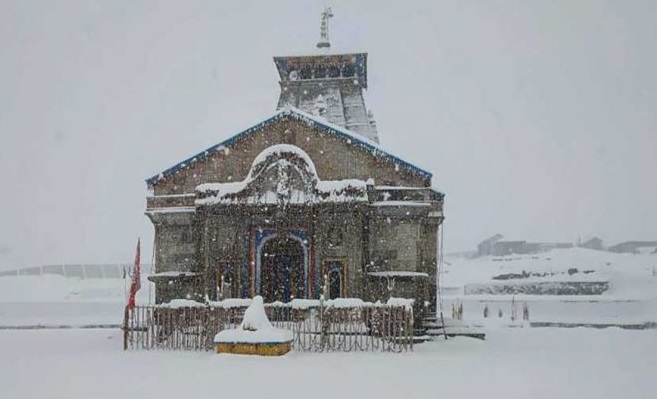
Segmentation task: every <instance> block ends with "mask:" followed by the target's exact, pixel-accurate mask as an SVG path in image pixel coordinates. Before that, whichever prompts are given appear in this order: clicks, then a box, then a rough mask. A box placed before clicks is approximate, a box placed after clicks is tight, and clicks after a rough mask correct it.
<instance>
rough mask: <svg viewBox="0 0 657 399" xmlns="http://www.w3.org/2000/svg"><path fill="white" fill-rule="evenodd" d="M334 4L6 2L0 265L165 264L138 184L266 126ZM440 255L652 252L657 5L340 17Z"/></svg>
mask: <svg viewBox="0 0 657 399" xmlns="http://www.w3.org/2000/svg"><path fill="white" fill-rule="evenodd" d="M325 4H326V2H324V1H319V2H311V1H301V0H299V1H276V2H264V1H263V2H253V1H241V2H220V1H211V0H208V1H196V0H194V1H184V2H183V1H161V0H152V1H129V2H128V1H103V2H90V1H83V0H80V1H45V0H44V1H27V0H26V1H6V0H0V167H1V168H2V170H3V171H4V179H3V180H4V181H3V183H4V184H2V185H1V186H0V187H2V195H1V196H0V269H9V268H15V267H22V266H29V265H39V264H45V263H57V262H69V263H70V262H105V261H125V262H130V261H131V259H132V257H133V254H134V246H135V241H136V238H137V237H138V236H141V237H142V238H143V239H144V248H145V252H144V253H143V258H144V259H145V260H146V261H149V260H150V249H151V248H150V247H151V245H152V236H153V233H152V227H151V224H150V222H149V221H148V219H147V218H146V217H145V216H144V215H143V211H144V206H145V200H144V197H145V195H146V185H145V183H144V179H146V178H148V177H150V176H151V175H153V174H156V173H158V172H160V171H161V170H164V169H165V168H167V167H169V166H171V165H173V164H175V163H177V162H178V161H180V160H182V159H184V158H186V157H188V156H189V155H192V154H194V153H196V152H197V151H200V150H202V149H204V148H206V147H209V146H211V145H213V144H215V143H218V142H220V141H222V140H223V139H225V138H227V137H229V136H231V135H233V134H235V133H237V132H239V131H240V130H241V129H243V128H245V127H248V126H250V125H252V124H254V123H256V122H259V121H260V120H261V119H263V118H264V117H267V116H268V115H269V114H271V113H273V111H274V108H275V106H276V101H277V99H278V90H279V89H278V83H277V80H278V78H277V74H276V69H275V67H274V64H273V61H272V59H271V57H272V56H273V55H288V54H297V53H301V52H304V51H305V50H306V49H307V50H308V51H311V50H312V49H313V47H314V45H315V43H316V41H317V38H318V30H319V14H320V12H321V10H322V8H323V6H324V5H325ZM331 5H332V6H333V10H334V13H335V17H334V18H333V19H332V21H331V40H332V42H333V43H334V46H335V47H336V48H340V47H343V48H348V49H350V50H352V49H356V50H362V51H367V52H368V53H369V60H368V61H369V87H370V89H369V90H368V92H367V101H368V105H369V107H370V108H371V109H372V110H373V111H374V114H375V116H376V118H377V122H378V127H379V135H380V139H381V144H382V145H383V147H384V148H386V149H388V150H389V151H390V152H392V153H394V154H396V155H399V156H401V157H403V158H406V159H408V160H409V161H411V162H412V163H415V164H416V165H418V166H420V167H422V168H425V169H427V170H430V171H432V172H433V173H434V185H435V187H436V188H438V189H440V190H442V191H444V192H445V193H446V194H447V196H446V214H447V221H446V225H445V226H446V230H445V249H446V250H447V251H455V250H461V249H469V248H473V247H474V246H475V245H476V244H477V242H479V241H480V240H481V239H483V238H486V237H487V236H489V235H492V234H494V233H496V232H500V233H502V234H504V235H507V236H511V237H521V238H526V239H530V240H560V241H575V240H576V239H577V237H578V236H581V237H582V238H587V237H589V236H591V235H599V236H600V237H602V238H603V239H605V240H606V242H607V243H608V244H613V243H615V242H618V241H622V240H626V239H653V240H655V239H657V210H656V209H655V207H656V206H657V182H656V181H655V180H656V179H655V170H657V156H655V154H656V153H657V131H656V128H657V112H656V111H657V109H656V104H657V78H656V75H655V71H657V52H655V43H657V23H655V21H657V2H654V1H651V0H648V1H638V0H634V1H623V2H620V1H613V0H610V1H602V0H596V1H587V0H579V1H572V0H559V1H533V2H527V1H511V0H508V1H484V0H480V1H476V2H463V1H456V0H455V1H425V2H414V1H398V2H388V1H377V2H370V3H366V2H362V1H337V0H336V1H332V2H331Z"/></svg>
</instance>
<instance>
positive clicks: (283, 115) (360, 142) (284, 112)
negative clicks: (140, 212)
mask: <svg viewBox="0 0 657 399" xmlns="http://www.w3.org/2000/svg"><path fill="white" fill-rule="evenodd" d="M289 118H292V119H295V120H298V121H301V122H303V123H305V124H307V125H308V126H311V127H313V128H315V129H317V130H319V131H321V132H324V133H327V134H331V135H333V136H336V137H338V138H340V139H342V140H345V141H346V142H348V143H350V144H353V145H355V146H358V147H360V148H362V149H363V150H365V151H369V152H370V153H372V155H374V156H377V157H381V158H383V159H386V160H388V161H390V162H392V163H394V164H395V165H398V166H399V167H401V168H404V169H407V170H409V171H411V172H412V173H414V174H417V175H420V176H421V177H423V178H425V179H429V180H430V179H431V177H432V174H431V173H430V172H428V171H426V170H424V169H421V168H419V167H417V166H415V165H413V164H411V163H409V162H407V161H405V160H403V159H401V158H399V157H397V156H395V155H392V154H390V153H389V152H387V151H385V150H383V149H382V148H381V147H380V146H379V144H378V143H375V142H374V141H372V140H369V139H367V138H365V137H363V136H361V135H359V134H357V133H354V132H351V131H349V130H347V129H345V128H343V127H341V126H338V125H335V124H333V123H330V122H328V121H327V120H325V119H324V118H322V117H319V116H315V115H311V114H309V113H307V112H304V111H302V110H300V109H297V108H294V107H285V108H283V109H281V110H279V111H277V112H276V113H274V114H273V115H272V116H271V117H269V118H267V119H265V120H264V121H262V122H260V123H257V124H255V125H253V126H251V127H250V128H248V129H246V130H244V131H242V132H240V133H238V134H236V135H234V136H232V137H230V138H228V139H226V140H224V141H222V142H221V143H219V144H216V145H214V146H212V147H210V148H208V149H206V150H204V151H201V152H199V153H198V154H195V155H193V156H191V157H189V158H187V159H185V160H184V161H182V162H180V163H178V164H176V165H174V166H172V167H170V168H168V169H166V170H165V171H163V172H161V173H159V174H157V175H154V176H152V177H150V178H148V179H147V180H146V183H147V184H148V186H149V187H152V186H153V185H154V184H155V183H157V182H158V181H160V180H162V179H164V178H166V177H168V176H171V175H173V174H175V173H177V172H179V171H181V170H184V169H185V168H187V167H189V166H191V165H193V164H194V163H196V162H198V161H201V160H203V159H205V158H207V157H208V156H210V155H212V154H214V153H216V152H219V151H224V150H226V149H227V147H230V146H231V145H233V144H235V143H236V142H238V141H239V140H241V139H243V138H244V137H247V136H249V135H251V134H254V133H255V132H257V131H260V130H262V129H264V128H265V127H267V126H269V125H271V124H272V123H274V122H277V121H280V120H285V119H289Z"/></svg>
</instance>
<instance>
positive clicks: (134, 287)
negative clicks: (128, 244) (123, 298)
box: [126, 239, 141, 310]
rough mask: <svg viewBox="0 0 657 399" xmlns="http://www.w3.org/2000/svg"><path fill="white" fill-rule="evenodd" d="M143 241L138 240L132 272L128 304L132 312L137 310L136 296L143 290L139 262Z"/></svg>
mask: <svg viewBox="0 0 657 399" xmlns="http://www.w3.org/2000/svg"><path fill="white" fill-rule="evenodd" d="M140 244H141V240H140V239H137V253H136V254H135V267H134V269H133V272H132V283H131V284H130V296H129V297H128V304H127V305H126V306H127V308H128V309H130V310H132V309H134V308H135V296H136V295H137V291H139V289H140V288H141V276H140V274H141V273H140V272H139V262H140V252H141V249H140V247H141V245H140Z"/></svg>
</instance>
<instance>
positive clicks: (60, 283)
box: [0, 274, 154, 327]
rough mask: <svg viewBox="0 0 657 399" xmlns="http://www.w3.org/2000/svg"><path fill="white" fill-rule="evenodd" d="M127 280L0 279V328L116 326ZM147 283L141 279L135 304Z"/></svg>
mask: <svg viewBox="0 0 657 399" xmlns="http://www.w3.org/2000/svg"><path fill="white" fill-rule="evenodd" d="M129 285H130V281H126V280H123V279H111V278H108V279H81V278H76V277H64V276H61V275H56V274H43V275H35V276H4V277H0V327H7V326H37V325H41V326H63V325H68V326H83V325H97V324H114V325H118V324H120V322H121V320H122V318H123V308H124V306H125V301H126V295H127V290H128V288H129ZM151 288H152V287H151V283H150V282H149V281H148V280H146V277H145V276H142V289H141V290H140V291H139V292H138V297H137V301H138V303H148V301H149V293H150V294H151V296H152V295H153V294H154V292H152V290H151Z"/></svg>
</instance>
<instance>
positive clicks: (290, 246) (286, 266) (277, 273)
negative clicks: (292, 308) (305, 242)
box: [260, 237, 306, 302]
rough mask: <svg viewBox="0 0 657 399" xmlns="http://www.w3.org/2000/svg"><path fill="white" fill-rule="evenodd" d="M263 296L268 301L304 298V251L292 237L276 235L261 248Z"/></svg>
mask: <svg viewBox="0 0 657 399" xmlns="http://www.w3.org/2000/svg"><path fill="white" fill-rule="evenodd" d="M260 273H261V274H260V278H261V280H260V295H262V297H263V299H264V300H265V302H274V301H281V302H289V301H290V300H292V299H294V298H305V297H306V292H305V276H304V252H303V247H302V245H301V243H300V242H299V241H297V240H295V239H293V238H290V237H282V238H279V237H276V238H274V239H271V240H269V241H267V242H266V243H265V245H264V246H263V247H262V255H261V271H260Z"/></svg>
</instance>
